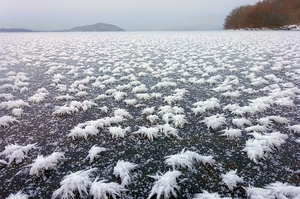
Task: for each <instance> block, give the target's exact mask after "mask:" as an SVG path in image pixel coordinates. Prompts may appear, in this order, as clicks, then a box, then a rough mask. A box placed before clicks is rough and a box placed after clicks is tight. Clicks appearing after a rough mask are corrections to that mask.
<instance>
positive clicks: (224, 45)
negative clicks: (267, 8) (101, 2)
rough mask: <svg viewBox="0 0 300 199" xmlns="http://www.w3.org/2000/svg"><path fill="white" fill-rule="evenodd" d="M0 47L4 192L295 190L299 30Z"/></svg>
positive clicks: (23, 41) (0, 186)
mask: <svg viewBox="0 0 300 199" xmlns="http://www.w3.org/2000/svg"><path fill="white" fill-rule="evenodd" d="M0 44H1V45H0V179H1V183H0V190H1V191H0V198H7V197H8V196H9V195H10V194H12V195H10V197H11V198H13V196H15V197H17V196H16V195H13V194H17V192H19V191H21V192H22V193H19V195H23V196H24V198H51V197H53V198H73V196H72V194H74V198H93V197H94V198H101V196H104V195H105V191H104V194H103V195H101V194H100V193H98V196H97V194H95V192H93V191H92V190H93V188H94V187H97V188H98V189H100V187H101V186H102V188H103V190H105V188H104V187H105V186H106V187H108V186H109V185H112V183H111V184H109V183H110V182H113V183H114V184H113V185H114V186H115V187H114V188H113V189H114V190H115V191H116V193H115V194H116V196H118V197H119V196H120V197H122V198H146V197H148V196H149V197H152V196H153V198H156V197H157V196H158V197H159V194H162V195H161V197H160V198H167V197H169V196H170V198H175V197H177V198H205V194H204V193H206V194H207V195H209V193H211V194H212V195H213V196H214V197H215V198H225V197H229V198H247V197H248V198H258V197H262V198H276V194H277V196H278V194H282V195H284V196H286V197H287V198H296V197H297V196H298V198H299V197H300V188H299V186H300V164H299V160H300V150H299V144H300V112H299V109H300V107H299V105H300V34H299V32H296V31H295V32H288V31H287V32H285V31H251V32H247V31H234V32H230V31H216V32H210V31H207V32H122V33H3V34H0ZM93 146H94V147H93ZM92 147H93V148H92ZM92 149H94V151H93V150H92ZM89 152H90V153H89ZM51 154H52V156H51ZM121 161H125V163H127V164H128V165H131V166H127V167H126V166H125V167H124V168H123V169H120V168H121V167H120V165H119V163H121ZM130 163H131V164H130ZM117 164H118V165H119V166H116V165H117ZM118 169H119V170H121V171H119V170H118ZM118 171H119V173H118ZM76 172H77V173H76ZM72 173H73V174H74V175H72ZM70 174H71V175H70ZM75 174H77V175H78V176H76V175H75ZM156 174H158V177H157V176H156ZM72 176H73V177H74V176H75V177H74V179H75V178H76V177H79V178H78V179H77V178H76V179H77V181H76V180H74V181H73V182H74V183H75V184H74V186H75V187H77V186H78V187H81V188H78V187H77V188H74V189H72V188H70V187H68V185H70V184H71V183H70V182H68V183H67V184H68V185H66V184H64V183H63V180H64V179H65V180H68V179H71V177H72ZM122 176H123V177H122ZM124 176H125V177H124ZM153 176H156V177H153ZM68 177H69V178H68ZM84 179H85V181H81V180H84ZM104 179H106V180H107V181H106V184H100V183H99V182H100V180H104ZM126 180H127V181H126ZM97 182H98V184H97ZM76 183H77V184H76ZM92 187H93V188H92ZM125 189H127V190H125ZM168 190H169V191H168ZM80 193H81V194H80ZM106 193H107V194H108V195H109V193H108V192H106ZM213 193H214V194H213ZM118 194H119V195H118ZM197 194H198V195H197ZM201 194H202V195H201ZM212 195H210V196H212ZM164 196H165V197H164ZM282 198H283V197H282Z"/></svg>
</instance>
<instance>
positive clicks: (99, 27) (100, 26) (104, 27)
mask: <svg viewBox="0 0 300 199" xmlns="http://www.w3.org/2000/svg"><path fill="white" fill-rule="evenodd" d="M67 31H70V32H102V31H125V30H124V29H122V28H119V27H117V26H114V25H111V24H105V23H97V24H93V25H87V26H77V27H74V28H71V29H70V30H67Z"/></svg>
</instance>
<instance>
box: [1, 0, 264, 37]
mask: <svg viewBox="0 0 300 199" xmlns="http://www.w3.org/2000/svg"><path fill="white" fill-rule="evenodd" d="M256 2H258V0H0V28H1V27H3V28H16V27H20V28H28V29H32V30H60V29H70V28H72V27H74V26H81V25H90V24H95V23H98V22H102V23H109V24H113V25H116V26H119V27H121V28H123V29H125V30H127V31H130V30H166V29H169V28H172V27H184V28H187V29H198V28H201V27H204V28H210V27H211V28H216V27H217V28H222V27H223V23H224V19H225V17H226V16H227V14H228V13H229V12H230V11H231V10H232V9H234V8H235V7H237V6H241V5H246V4H250V5H253V4H255V3H256Z"/></svg>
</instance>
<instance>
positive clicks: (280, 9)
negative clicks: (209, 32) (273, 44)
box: [224, 0, 300, 29]
mask: <svg viewBox="0 0 300 199" xmlns="http://www.w3.org/2000/svg"><path fill="white" fill-rule="evenodd" d="M291 24H300V0H263V1H259V2H257V3H256V4H255V5H244V6H240V7H237V8H235V9H233V10H232V11H231V12H230V13H229V15H227V17H226V19H225V23H224V28H225V29H246V28H270V29H276V28H280V27H283V26H286V25H291Z"/></svg>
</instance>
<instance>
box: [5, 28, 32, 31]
mask: <svg viewBox="0 0 300 199" xmlns="http://www.w3.org/2000/svg"><path fill="white" fill-rule="evenodd" d="M0 32H33V31H32V30H29V29H24V28H0Z"/></svg>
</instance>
